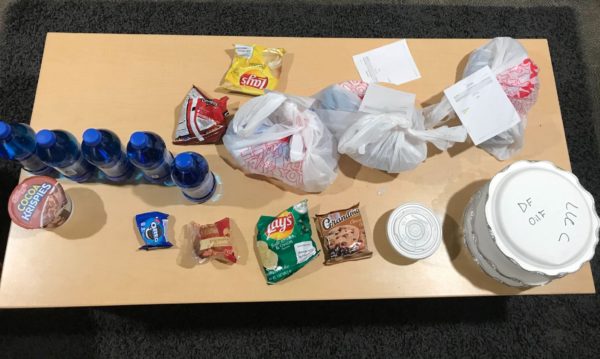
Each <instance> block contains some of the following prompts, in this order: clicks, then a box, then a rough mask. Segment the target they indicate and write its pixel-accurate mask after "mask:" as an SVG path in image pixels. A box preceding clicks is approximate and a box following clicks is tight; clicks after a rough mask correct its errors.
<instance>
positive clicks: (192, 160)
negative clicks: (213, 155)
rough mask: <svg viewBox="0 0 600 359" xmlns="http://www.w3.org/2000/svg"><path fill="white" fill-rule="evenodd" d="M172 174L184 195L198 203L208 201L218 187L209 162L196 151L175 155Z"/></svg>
mask: <svg viewBox="0 0 600 359" xmlns="http://www.w3.org/2000/svg"><path fill="white" fill-rule="evenodd" d="M171 176H172V177H173V182H175V184H176V185H177V187H179V188H180V189H181V192H183V195H184V196H185V197H186V198H187V199H189V200H190V201H193V202H196V203H203V202H206V201H208V200H209V199H210V198H211V197H212V195H213V194H214V193H215V189H216V187H217V183H216V180H215V175H214V174H213V173H212V172H211V171H210V169H209V168H208V162H206V159H205V158H204V157H203V156H202V155H199V154H197V153H194V152H184V153H180V154H178V155H177V157H175V166H173V169H172V170H171Z"/></svg>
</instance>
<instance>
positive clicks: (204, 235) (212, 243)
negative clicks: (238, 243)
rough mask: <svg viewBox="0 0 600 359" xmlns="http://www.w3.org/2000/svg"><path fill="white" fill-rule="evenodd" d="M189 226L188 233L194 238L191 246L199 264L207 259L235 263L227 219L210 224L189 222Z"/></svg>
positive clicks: (235, 258)
mask: <svg viewBox="0 0 600 359" xmlns="http://www.w3.org/2000/svg"><path fill="white" fill-rule="evenodd" d="M189 226H191V229H192V230H191V231H188V233H190V234H192V235H193V237H194V238H193V244H192V245H193V248H194V253H195V254H196V256H198V259H199V260H200V261H201V262H204V261H205V260H208V259H216V260H218V261H220V262H224V263H232V264H233V263H235V262H237V257H236V256H235V252H234V250H233V243H232V241H231V237H230V229H229V218H228V217H226V218H223V219H222V220H220V221H218V222H215V223H211V224H197V223H195V222H191V223H190V224H189Z"/></svg>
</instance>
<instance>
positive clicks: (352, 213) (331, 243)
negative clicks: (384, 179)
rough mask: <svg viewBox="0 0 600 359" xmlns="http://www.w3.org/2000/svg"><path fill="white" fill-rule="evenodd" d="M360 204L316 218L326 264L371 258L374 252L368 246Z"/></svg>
mask: <svg viewBox="0 0 600 359" xmlns="http://www.w3.org/2000/svg"><path fill="white" fill-rule="evenodd" d="M358 206H359V204H358V203H357V204H355V205H354V206H352V207H350V208H346V209H341V210H336V211H332V212H329V213H327V214H317V215H316V216H315V218H314V221H315V226H316V228H317V233H318V234H319V239H320V240H321V246H322V247H323V252H324V253H325V265H331V264H337V263H342V262H345V261H353V260H359V259H366V258H370V257H371V256H372V255H373V253H372V252H371V251H369V248H368V246H367V235H366V233H365V225H364V222H363V219H362V215H361V213H360V209H359V208H358Z"/></svg>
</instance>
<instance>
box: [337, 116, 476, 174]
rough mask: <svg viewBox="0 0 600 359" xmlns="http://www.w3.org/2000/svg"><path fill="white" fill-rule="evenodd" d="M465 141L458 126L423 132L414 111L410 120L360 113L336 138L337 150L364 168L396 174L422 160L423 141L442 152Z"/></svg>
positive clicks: (404, 117)
mask: <svg viewBox="0 0 600 359" xmlns="http://www.w3.org/2000/svg"><path fill="white" fill-rule="evenodd" d="M466 138H467V133H466V131H465V129H464V127H462V126H457V127H448V126H442V127H438V128H430V129H426V128H425V126H424V120H423V115H422V113H421V111H420V110H418V109H414V111H412V116H410V118H409V117H408V116H407V115H406V114H402V113H381V114H364V115H362V116H360V117H359V118H358V120H357V121H356V122H354V123H353V124H352V125H351V126H350V127H349V128H348V129H347V130H346V131H345V132H344V134H343V135H342V137H341V138H340V139H339V143H338V151H339V152H340V153H344V154H347V155H348V156H350V157H352V158H353V159H354V160H355V161H357V162H359V163H360V164H362V165H364V166H367V167H372V168H377V169H380V170H383V171H386V172H390V173H398V172H401V171H406V170H411V169H413V168H415V167H417V166H418V165H419V164H420V163H421V162H423V161H425V159H426V158H427V142H431V143H433V144H434V145H435V146H436V147H437V148H439V149H440V150H442V151H444V150H447V149H448V148H449V147H452V146H453V145H454V143H455V142H464V141H465V139H466Z"/></svg>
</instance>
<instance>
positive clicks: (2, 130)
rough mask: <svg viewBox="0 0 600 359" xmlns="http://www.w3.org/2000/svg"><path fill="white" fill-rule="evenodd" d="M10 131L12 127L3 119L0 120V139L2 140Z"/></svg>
mask: <svg viewBox="0 0 600 359" xmlns="http://www.w3.org/2000/svg"><path fill="white" fill-rule="evenodd" d="M11 133H12V127H10V125H9V124H8V123H6V122H4V121H0V140H4V139H6V138H8V136H10V134H11Z"/></svg>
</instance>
